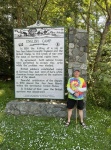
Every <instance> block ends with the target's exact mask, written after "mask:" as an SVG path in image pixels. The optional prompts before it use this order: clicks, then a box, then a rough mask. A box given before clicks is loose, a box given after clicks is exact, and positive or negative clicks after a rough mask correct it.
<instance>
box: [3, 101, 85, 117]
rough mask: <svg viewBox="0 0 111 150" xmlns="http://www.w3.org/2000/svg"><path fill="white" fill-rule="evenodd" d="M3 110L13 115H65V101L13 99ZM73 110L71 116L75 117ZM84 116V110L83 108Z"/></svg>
mask: <svg viewBox="0 0 111 150" xmlns="http://www.w3.org/2000/svg"><path fill="white" fill-rule="evenodd" d="M5 112H6V113H7V114H13V115H35V116H48V117H67V108H66V104H65V103H60V102H59V103H57V102H38V101H25V100H24V101H20V100H19V101H18V100H13V101H10V102H9V103H7V105H6V109H5ZM75 114H76V113H75V110H74V111H73V116H72V118H75V117H76V115H75ZM84 117H86V110H85V109H84Z"/></svg>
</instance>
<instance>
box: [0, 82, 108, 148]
mask: <svg viewBox="0 0 111 150" xmlns="http://www.w3.org/2000/svg"><path fill="white" fill-rule="evenodd" d="M1 85H2V86H1V89H0V93H2V94H1V95H0V108H1V110H3V109H4V108H5V105H6V103H7V102H8V101H10V100H13V99H14V94H13V93H14V91H13V83H12V82H8V83H1ZM2 102H3V104H2ZM65 119H66V118H52V117H37V116H13V115H6V114H5V113H4V112H3V111H1V112H0V150H111V111H106V110H104V109H102V108H98V107H94V106H87V118H86V120H85V122H86V124H87V126H88V128H87V129H83V128H82V127H81V126H80V125H79V122H78V125H77V126H76V124H75V120H74V119H73V118H72V120H71V124H70V126H69V127H65V126H64V121H65Z"/></svg>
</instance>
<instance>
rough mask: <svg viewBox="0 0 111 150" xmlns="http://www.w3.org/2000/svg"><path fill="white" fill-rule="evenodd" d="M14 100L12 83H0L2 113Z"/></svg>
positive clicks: (0, 107)
mask: <svg viewBox="0 0 111 150" xmlns="http://www.w3.org/2000/svg"><path fill="white" fill-rule="evenodd" d="M13 99H14V83H13V82H12V81H4V82H3V81H0V110H1V111H3V110H4V108H5V107H6V104H7V103H8V102H9V101H10V100H13Z"/></svg>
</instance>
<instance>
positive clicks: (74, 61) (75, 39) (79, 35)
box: [68, 28, 88, 117]
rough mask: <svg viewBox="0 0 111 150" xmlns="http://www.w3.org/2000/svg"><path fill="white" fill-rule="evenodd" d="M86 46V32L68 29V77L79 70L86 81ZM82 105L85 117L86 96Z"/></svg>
mask: <svg viewBox="0 0 111 150" xmlns="http://www.w3.org/2000/svg"><path fill="white" fill-rule="evenodd" d="M87 45H88V35H87V31H86V30H80V29H74V28H69V62H68V75H69V77H72V76H73V70H74V69H79V70H80V71H81V77H83V78H84V79H85V80H87ZM84 103H85V107H84V117H86V94H85V98H84Z"/></svg>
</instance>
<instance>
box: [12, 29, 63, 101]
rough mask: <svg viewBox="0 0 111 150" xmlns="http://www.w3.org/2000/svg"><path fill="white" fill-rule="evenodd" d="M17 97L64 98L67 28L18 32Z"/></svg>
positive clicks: (15, 33) (16, 30)
mask: <svg viewBox="0 0 111 150" xmlns="http://www.w3.org/2000/svg"><path fill="white" fill-rule="evenodd" d="M14 57H15V98H34V99H36V98H37V99H64V28H63V27H59V28H49V27H48V28H46V27H45V28H32V29H31V28H30V29H14Z"/></svg>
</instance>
